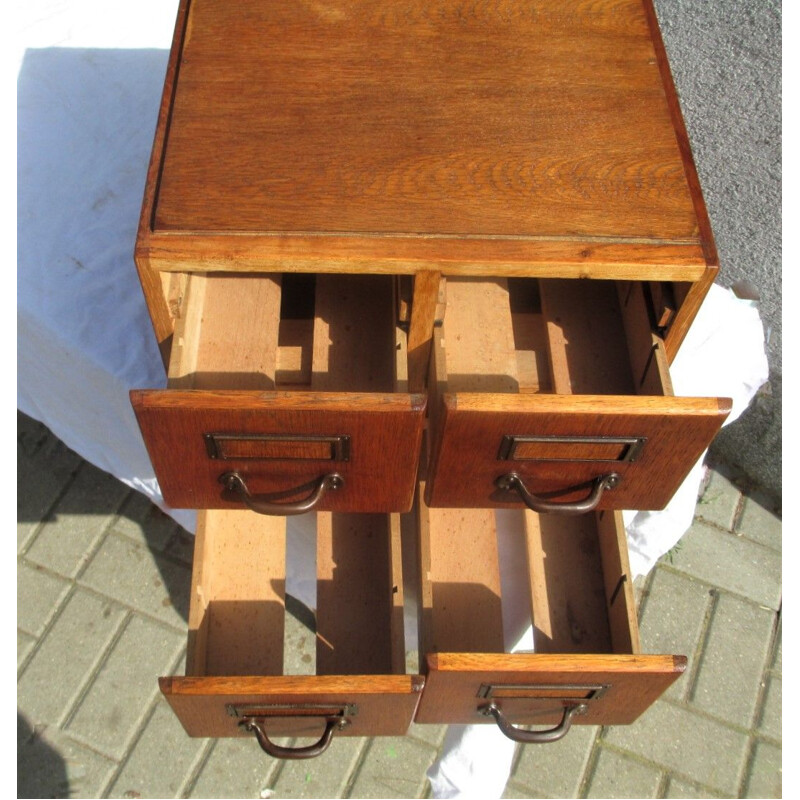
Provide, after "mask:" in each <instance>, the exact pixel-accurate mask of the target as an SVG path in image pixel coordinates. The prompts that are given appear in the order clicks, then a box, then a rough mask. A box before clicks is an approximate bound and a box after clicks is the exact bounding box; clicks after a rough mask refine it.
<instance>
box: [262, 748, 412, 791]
mask: <svg viewBox="0 0 800 800" xmlns="http://www.w3.org/2000/svg"><path fill="white" fill-rule="evenodd" d="M301 741H302V742H303V743H304V740H298V742H301ZM375 741H378V740H375ZM367 742H368V740H367V739H364V738H363V737H361V736H342V737H339V738H336V737H334V740H333V742H332V743H331V746H330V747H329V748H328V750H326V751H325V752H324V753H323V754H322V755H321V756H318V757H317V758H315V759H311V760H308V761H287V762H286V763H285V764H284V765H283V769H281V771H280V773H279V774H278V779H277V781H275V783H274V785H271V786H270V788H271V789H272V795H271V796H272V797H344V796H345V790H346V788H347V785H348V782H349V781H350V777H351V775H352V772H353V770H354V769H355V767H356V765H357V764H358V759H359V756H360V755H361V752H362V751H363V750H364V748H365V747H367ZM309 744H310V742H309ZM395 770H396V771H402V770H398V769H397V766H395ZM423 773H424V770H423ZM423 777H424V775H423Z"/></svg>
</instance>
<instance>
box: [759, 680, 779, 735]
mask: <svg viewBox="0 0 800 800" xmlns="http://www.w3.org/2000/svg"><path fill="white" fill-rule="evenodd" d="M782 701H783V681H782V679H781V677H780V675H776V674H772V675H771V676H770V677H769V678H768V682H767V691H766V693H765V695H764V706H763V708H762V709H761V719H760V720H759V723H758V727H759V730H760V732H761V733H763V734H764V736H769V737H771V738H772V739H777V740H778V741H781V738H782V736H781V726H782V722H783V715H782Z"/></svg>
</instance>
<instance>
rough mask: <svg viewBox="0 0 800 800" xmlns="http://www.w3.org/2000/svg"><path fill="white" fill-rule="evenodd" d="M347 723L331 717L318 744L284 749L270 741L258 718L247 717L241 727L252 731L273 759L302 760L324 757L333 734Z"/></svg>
mask: <svg viewBox="0 0 800 800" xmlns="http://www.w3.org/2000/svg"><path fill="white" fill-rule="evenodd" d="M346 724H347V723H346V722H345V721H344V720H342V719H340V718H338V717H329V718H328V719H327V720H326V723H325V732H324V733H323V734H322V736H321V737H320V739H319V741H318V742H315V743H314V744H310V745H308V746H307V747H282V746H281V745H279V744H275V742H272V741H270V738H269V736H267V734H266V731H265V730H264V729H263V728H262V727H261V725H259V724H258V718H257V717H245V718H244V719H243V720H242V721H241V722H240V723H239V727H241V728H244V729H245V730H247V731H250V732H251V733H253V734H254V736H255V737H256V740H257V741H258V743H259V745H261V749H262V750H263V751H264V752H265V753H266V754H267V755H269V756H272V757H273V758H285V759H300V758H315V757H316V756H319V755H322V753H324V752H325V751H326V750H327V749H328V745H330V743H331V739H332V738H333V734H334V733H335V732H336V731H337V730H340V729H341V728H343V727H344V726H345V725H346Z"/></svg>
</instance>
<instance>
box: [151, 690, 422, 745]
mask: <svg viewBox="0 0 800 800" xmlns="http://www.w3.org/2000/svg"><path fill="white" fill-rule="evenodd" d="M423 683H424V681H423V679H422V678H421V677H420V676H418V675H366V676H357V675H352V676H343V677H339V676H275V677H261V676H256V677H225V678H219V677H168V678H160V679H159V686H160V688H161V691H162V693H163V694H164V696H165V698H166V699H167V702H168V703H169V704H170V706H171V707H172V710H173V711H174V712H175V714H176V716H177V717H178V719H179V720H180V721H181V724H182V725H183V727H184V729H185V730H186V732H187V733H188V734H189V736H203V737H230V736H251V735H252V734H251V733H249V732H248V731H247V730H245V728H244V727H243V725H242V724H241V723H242V721H243V719H245V718H246V717H248V716H250V717H254V718H257V719H258V720H259V722H260V724H261V725H262V726H263V728H264V730H265V731H266V733H267V734H268V735H269V736H303V737H314V738H317V737H319V736H321V735H322V733H323V732H324V730H325V726H326V720H328V719H331V718H333V717H337V718H338V719H339V720H340V721H341V722H342V723H343V724H341V725H337V726H336V731H335V734H334V736H402V735H403V734H405V733H406V731H407V730H408V727H409V725H410V724H411V720H412V718H413V716H414V711H415V710H416V707H417V703H418V701H419V698H420V693H421V690H422V686H423Z"/></svg>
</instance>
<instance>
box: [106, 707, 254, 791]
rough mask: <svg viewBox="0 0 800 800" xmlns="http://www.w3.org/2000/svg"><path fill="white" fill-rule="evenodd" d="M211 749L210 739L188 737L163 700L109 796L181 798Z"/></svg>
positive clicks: (135, 745)
mask: <svg viewBox="0 0 800 800" xmlns="http://www.w3.org/2000/svg"><path fill="white" fill-rule="evenodd" d="M207 747H208V740H206V739H193V738H191V737H189V736H187V735H186V731H184V730H183V728H182V727H181V724H180V722H178V718H177V717H176V716H175V714H173V713H172V709H171V708H170V707H169V706H168V705H167V702H166V701H165V700H164V699H163V698H161V699H159V701H158V704H157V705H156V708H155V711H154V712H153V714H152V716H151V717H150V719H149V720H148V721H147V725H146V726H145V728H144V730H143V731H142V734H141V736H139V738H138V739H137V741H136V743H135V744H134V746H133V748H132V749H131V751H130V755H129V756H128V758H127V760H126V762H125V766H124V767H123V768H122V770H121V771H120V773H119V775H118V776H117V778H116V780H115V781H114V784H113V785H112V787H111V790H110V792H109V793H108V796H109V797H180V796H181V794H180V792H181V790H182V789H183V787H184V784H185V783H186V780H187V778H188V777H189V775H190V774H191V773H192V771H193V770H194V769H195V766H196V764H197V762H198V761H199V760H200V758H201V757H202V754H203V753H204V752H205V750H206V749H207ZM230 778H231V780H232V781H234V782H235V778H236V774H235V773H233V774H231V776H230ZM204 796H205V797H224V796H225V795H222V794H206V795H204ZM241 797H246V795H244V794H242V795H241Z"/></svg>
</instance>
